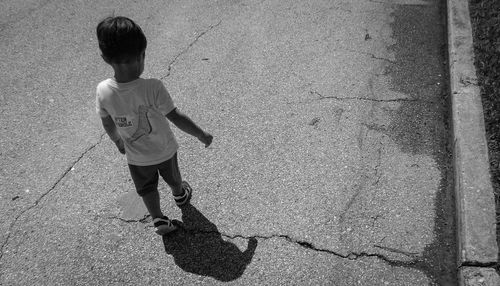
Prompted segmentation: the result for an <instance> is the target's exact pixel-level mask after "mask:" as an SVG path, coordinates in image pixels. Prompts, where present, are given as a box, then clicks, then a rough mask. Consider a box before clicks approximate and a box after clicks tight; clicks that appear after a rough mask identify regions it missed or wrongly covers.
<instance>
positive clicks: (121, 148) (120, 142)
mask: <svg viewBox="0 0 500 286" xmlns="http://www.w3.org/2000/svg"><path fill="white" fill-rule="evenodd" d="M114 142H115V145H116V147H117V148H118V151H120V153H122V154H125V145H124V144H123V140H122V138H120V139H118V140H116V141H114Z"/></svg>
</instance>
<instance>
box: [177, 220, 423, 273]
mask: <svg viewBox="0 0 500 286" xmlns="http://www.w3.org/2000/svg"><path fill="white" fill-rule="evenodd" d="M183 229H184V230H185V231H187V232H190V233H202V234H214V235H221V236H223V237H226V238H229V239H237V238H241V239H263V240H268V239H273V238H279V239H284V240H286V241H288V242H291V243H294V244H298V245H300V246H301V247H303V248H306V249H308V250H312V251H316V252H323V253H327V254H331V255H334V256H337V257H340V258H343V259H349V260H357V259H359V258H366V257H371V258H377V259H379V260H382V261H384V262H385V263H387V264H389V265H390V266H394V267H413V268H417V269H427V268H429V266H427V265H425V263H424V261H423V260H422V259H421V258H419V257H416V255H415V254H414V253H406V252H404V251H402V250H397V249H392V248H388V247H386V248H384V247H382V246H378V247H379V248H382V249H384V250H388V251H391V252H395V253H399V254H405V255H407V256H410V257H413V259H412V260H410V261H399V260H392V259H390V258H387V257H386V256H384V255H382V254H379V253H368V252H364V251H363V252H350V253H348V254H342V253H339V252H335V251H333V250H330V249H325V248H319V247H316V246H315V245H314V244H313V243H311V242H308V241H304V240H298V239H295V238H292V237H291V236H289V235H284V234H273V235H269V236H264V235H252V236H244V235H241V234H236V235H229V234H225V233H220V232H219V231H210V230H198V229H186V228H183Z"/></svg>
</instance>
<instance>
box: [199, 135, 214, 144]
mask: <svg viewBox="0 0 500 286" xmlns="http://www.w3.org/2000/svg"><path fill="white" fill-rule="evenodd" d="M213 139H214V137H213V136H212V135H210V134H208V133H206V132H203V135H202V136H200V137H198V140H200V141H201V143H203V144H205V148H207V147H208V146H210V144H212V140H213Z"/></svg>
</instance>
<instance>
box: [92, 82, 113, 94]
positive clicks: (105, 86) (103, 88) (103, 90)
mask: <svg viewBox="0 0 500 286" xmlns="http://www.w3.org/2000/svg"><path fill="white" fill-rule="evenodd" d="M112 86H113V80H112V79H111V78H108V79H105V80H103V81H101V82H100V83H98V84H97V88H96V93H97V96H98V97H106V96H109V95H111V94H112V93H113V90H112Z"/></svg>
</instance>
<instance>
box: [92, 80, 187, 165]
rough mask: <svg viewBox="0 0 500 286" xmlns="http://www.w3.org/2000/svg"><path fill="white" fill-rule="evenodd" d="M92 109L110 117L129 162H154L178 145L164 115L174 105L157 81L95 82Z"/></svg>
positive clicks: (133, 163) (141, 163) (169, 153)
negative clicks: (93, 106)
mask: <svg viewBox="0 0 500 286" xmlns="http://www.w3.org/2000/svg"><path fill="white" fill-rule="evenodd" d="M96 109H97V113H98V114H99V115H100V116H101V117H107V116H108V115H109V116H111V118H112V119H113V121H114V123H115V125H116V127H117V129H118V134H119V135H120V136H121V138H122V139H123V142H124V145H125V153H126V155H127V161H128V163H129V164H131V165H137V166H149V165H156V164H159V163H162V162H164V161H166V160H168V159H170V158H171V157H172V156H173V155H174V154H175V153H176V152H177V149H178V148H179V145H178V144H177V141H176V140H175V137H174V134H173V133H172V130H171V129H170V125H169V123H168V121H167V118H165V115H167V114H168V113H169V112H171V111H172V110H174V109H175V106H174V103H173V101H172V98H171V97H170V95H169V93H168V91H167V89H166V88H165V86H164V85H163V83H162V82H161V81H160V80H157V79H142V78H139V79H136V80H134V81H131V82H127V83H118V82H116V80H115V79H112V78H110V79H106V80H104V81H102V82H101V83H99V84H98V85H97V94H96Z"/></svg>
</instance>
